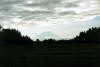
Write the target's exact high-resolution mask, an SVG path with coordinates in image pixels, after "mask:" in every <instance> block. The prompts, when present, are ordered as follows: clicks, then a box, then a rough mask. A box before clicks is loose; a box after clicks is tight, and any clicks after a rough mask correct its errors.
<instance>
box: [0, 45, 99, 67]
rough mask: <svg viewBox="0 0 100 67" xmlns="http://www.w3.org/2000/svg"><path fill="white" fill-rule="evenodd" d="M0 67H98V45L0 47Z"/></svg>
mask: <svg viewBox="0 0 100 67" xmlns="http://www.w3.org/2000/svg"><path fill="white" fill-rule="evenodd" d="M0 67H100V45H99V44H61V45H57V46H55V45H53V46H50V44H47V46H42V45H41V46H39V45H38V46H32V45H0Z"/></svg>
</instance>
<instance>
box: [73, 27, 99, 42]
mask: <svg viewBox="0 0 100 67" xmlns="http://www.w3.org/2000/svg"><path fill="white" fill-rule="evenodd" d="M71 42H79V43H81V42H83V43H98V42H100V27H99V28H96V27H95V28H91V29H89V30H88V31H86V32H80V34H79V36H76V37H75V38H74V39H72V40H71Z"/></svg>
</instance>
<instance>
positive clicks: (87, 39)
mask: <svg viewBox="0 0 100 67" xmlns="http://www.w3.org/2000/svg"><path fill="white" fill-rule="evenodd" d="M99 42H100V27H95V28H90V29H89V30H87V31H83V32H80V34H79V35H78V36H76V37H74V38H73V39H70V40H54V39H47V40H44V41H40V40H39V39H37V41H33V40H32V39H31V38H30V37H28V36H23V35H21V33H20V32H19V31H18V30H16V29H4V28H3V27H2V26H0V43H1V44H41V43H43V44H50V43H56V44H57V43H99Z"/></svg>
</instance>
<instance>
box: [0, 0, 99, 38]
mask: <svg viewBox="0 0 100 67" xmlns="http://www.w3.org/2000/svg"><path fill="white" fill-rule="evenodd" d="M99 19H100V0H0V24H1V25H3V27H5V28H8V27H11V28H16V29H18V30H20V31H21V32H22V34H26V35H28V36H31V37H32V38H33V37H34V38H35V37H36V36H37V35H39V34H41V33H42V32H45V31H50V32H52V33H55V34H57V35H59V36H60V37H65V36H66V37H68V38H72V37H73V36H75V35H76V34H77V33H78V32H79V31H82V30H86V29H87V28H90V27H92V26H99V25H100V22H99V21H100V20H99ZM82 27H83V28H82ZM34 38H33V39H34Z"/></svg>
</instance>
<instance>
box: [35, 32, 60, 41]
mask: <svg viewBox="0 0 100 67" xmlns="http://www.w3.org/2000/svg"><path fill="white" fill-rule="evenodd" d="M36 38H37V39H40V40H44V39H50V38H52V39H61V37H59V36H58V35H56V34H54V33H52V32H49V31H46V32H43V33H41V34H40V35H38V36H37V37H36Z"/></svg>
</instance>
